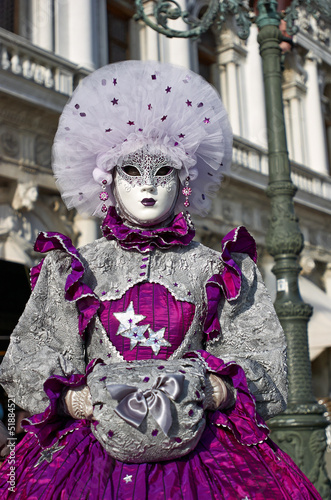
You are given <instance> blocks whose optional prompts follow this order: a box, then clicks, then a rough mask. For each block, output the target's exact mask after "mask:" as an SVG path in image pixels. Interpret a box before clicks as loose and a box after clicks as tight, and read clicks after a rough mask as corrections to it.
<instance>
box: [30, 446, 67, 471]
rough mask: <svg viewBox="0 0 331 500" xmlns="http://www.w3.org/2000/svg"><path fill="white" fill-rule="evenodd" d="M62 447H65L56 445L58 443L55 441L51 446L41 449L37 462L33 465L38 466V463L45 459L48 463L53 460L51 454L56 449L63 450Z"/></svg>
mask: <svg viewBox="0 0 331 500" xmlns="http://www.w3.org/2000/svg"><path fill="white" fill-rule="evenodd" d="M63 448H65V446H58V444H57V443H55V444H53V446H51V448H47V449H46V450H42V451H41V453H40V457H39V459H38V462H37V463H36V465H35V466H34V467H38V465H40V464H41V463H42V462H44V461H45V460H46V461H47V462H48V463H49V464H50V463H51V461H52V460H53V454H54V453H56V452H57V451H60V450H63Z"/></svg>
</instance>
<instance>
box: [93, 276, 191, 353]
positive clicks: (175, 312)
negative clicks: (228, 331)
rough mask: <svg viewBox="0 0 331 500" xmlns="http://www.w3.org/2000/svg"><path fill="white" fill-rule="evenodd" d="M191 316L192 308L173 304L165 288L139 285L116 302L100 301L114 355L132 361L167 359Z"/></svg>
mask: <svg viewBox="0 0 331 500" xmlns="http://www.w3.org/2000/svg"><path fill="white" fill-rule="evenodd" d="M126 311H128V312H127V313H126ZM194 312H195V306H194V304H191V303H189V302H184V301H179V300H176V299H175V298H174V297H173V296H172V295H171V293H169V291H168V290H167V289H166V288H165V287H164V286H162V285H159V284H156V283H141V284H138V285H135V286H134V287H133V288H130V289H129V290H128V291H127V292H126V293H125V295H124V296H123V297H121V298H120V299H118V300H114V301H102V302H101V307H100V312H99V316H100V320H101V323H102V325H103V327H104V328H105V330H106V332H107V335H108V337H109V339H110V341H111V343H112V344H113V345H114V346H115V347H116V349H117V351H118V352H119V353H120V354H121V355H122V356H123V357H124V359H125V360H126V361H133V360H140V359H154V358H155V359H168V358H169V356H171V355H172V354H173V353H174V352H175V350H176V349H177V348H178V347H179V345H180V344H181V343H182V342H183V340H184V338H185V335H186V333H187V331H188V330H189V327H190V326H191V324H192V321H193V318H194ZM118 313H120V314H119V315H118ZM135 323H138V325H135ZM121 325H123V327H122V331H121ZM126 326H128V327H131V331H130V330H129V331H128V330H124V328H126Z"/></svg>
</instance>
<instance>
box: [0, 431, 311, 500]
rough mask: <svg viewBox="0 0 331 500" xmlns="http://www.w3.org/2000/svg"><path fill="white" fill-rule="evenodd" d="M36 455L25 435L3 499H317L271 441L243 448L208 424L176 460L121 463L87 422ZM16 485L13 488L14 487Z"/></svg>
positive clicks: (1, 475)
mask: <svg viewBox="0 0 331 500" xmlns="http://www.w3.org/2000/svg"><path fill="white" fill-rule="evenodd" d="M55 450H57V451H54V452H53V454H52V453H50V454H48V455H44V456H43V455H42V454H41V448H40V446H39V444H38V441H37V438H36V437H35V436H34V435H33V434H31V433H28V434H27V435H26V436H25V438H24V439H23V440H22V441H21V443H20V444H19V445H17V447H16V456H15V483H16V487H15V491H10V482H9V480H10V478H13V475H12V476H10V471H11V469H10V467H11V465H10V460H9V459H7V461H6V462H5V463H4V464H3V466H2V467H1V469H0V497H1V498H2V499H3V500H5V499H15V500H23V499H29V500H46V499H49V500H57V499H58V500H66V499H74V500H76V499H77V500H78V499H82V500H83V499H93V500H94V499H95V500H99V499H100V500H101V499H118V500H132V499H134V500H143V499H150V500H179V499H181V500H182V499H184V500H193V499H194V500H202V499H223V500H225V499H240V500H252V499H254V500H265V499H268V500H272V499H274V500H280V499H288V500H299V499H321V497H320V495H319V494H318V493H317V491H316V490H315V488H314V487H313V486H312V484H311V483H310V482H309V481H308V479H307V478H306V477H305V476H304V475H303V473H302V472H301V471H300V470H299V469H298V467H297V466H296V465H295V464H294V462H293V461H292V460H291V459H290V457H289V456H288V455H286V453H284V452H283V451H281V450H280V449H279V448H278V447H277V446H276V445H275V444H274V443H273V442H272V441H271V440H270V439H267V440H266V441H264V442H263V443H261V444H257V445H255V446H245V445H242V444H240V443H238V441H237V440H236V438H235V437H234V435H233V434H232V433H231V432H230V431H229V430H227V429H223V428H222V427H217V426H215V425H213V424H212V423H209V424H208V425H207V427H206V429H205V431H204V434H203V436H202V438H201V440H200V442H199V444H198V446H197V447H196V449H195V450H194V451H192V452H191V453H189V454H188V455H186V456H185V457H182V458H180V459H178V460H175V461H168V462H159V463H146V464H125V463H122V462H119V461H116V460H114V459H113V458H111V457H110V456H109V455H108V453H107V452H106V451H105V450H104V449H103V448H102V446H101V445H100V443H99V442H98V441H97V440H96V438H95V437H94V436H93V434H92V433H91V430H90V424H89V423H88V422H87V421H80V422H79V423H78V425H77V426H76V429H75V430H73V431H72V432H69V433H68V434H66V435H64V436H63V437H62V438H61V439H60V440H59V442H58V444H57V447H56V448H55ZM11 489H12V490H13V488H11Z"/></svg>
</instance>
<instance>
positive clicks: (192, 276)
mask: <svg viewBox="0 0 331 500" xmlns="http://www.w3.org/2000/svg"><path fill="white" fill-rule="evenodd" d="M103 233H104V237H103V238H101V239H100V240H98V241H96V242H94V243H92V244H90V245H87V246H85V247H83V248H81V249H79V251H77V250H76V249H75V248H74V247H73V246H72V244H71V242H70V240H68V239H67V238H65V237H63V236H62V235H59V234H57V233H42V234H41V235H40V236H39V238H38V240H37V244H36V249H37V250H39V251H42V252H50V253H49V254H48V255H47V256H46V258H45V259H44V261H43V263H42V265H41V266H38V268H35V269H34V271H33V272H32V281H33V285H34V291H33V293H32V296H31V298H30V301H29V303H28V305H27V307H26V310H25V312H24V314H23V316H22V318H21V320H20V322H19V324H18V326H17V328H16V330H15V331H14V333H13V334H12V339H11V344H10V347H9V349H8V352H7V355H6V357H5V359H4V361H3V364H2V366H1V383H2V384H3V385H4V386H5V388H6V390H7V391H8V394H9V395H10V396H15V400H16V402H17V403H18V404H19V405H21V406H22V407H23V408H25V409H28V410H29V411H31V413H32V414H33V416H32V417H30V418H28V419H26V420H25V424H24V427H25V430H26V431H27V435H26V436H25V438H24V439H23V441H22V442H21V443H20V444H19V445H18V446H17V449H16V481H17V491H16V492H15V493H13V494H12V493H10V492H9V491H8V484H7V483H6V481H7V473H8V471H9V465H8V462H7V463H5V464H4V465H3V467H2V468H1V482H0V491H1V498H4V499H5V498H15V499H25V498H29V499H38V500H41V499H42V500H44V499H52V500H54V499H61V500H64V499H69V498H73V499H79V498H82V499H83V498H84V499H85V498H86V499H87V498H95V499H103V498H104V499H123V500H124V499H133V498H134V499H135V500H140V499H146V498H148V499H153V500H159V499H160V500H161V499H162V500H170V499H171V500H177V499H185V500H193V499H204V498H214V499H256V500H259V499H261V500H262V499H263V500H264V499H265V498H268V499H275V500H276V499H277V500H279V499H280V498H286V499H294V498H295V499H310V498H316V499H318V498H320V496H319V495H318V493H317V492H316V490H315V489H314V487H313V486H312V485H311V484H310V483H309V481H308V480H307V479H306V478H305V477H304V476H303V474H302V473H301V472H300V471H299V469H298V468H297V467H296V466H295V464H294V463H293V462H292V460H291V459H290V458H289V457H288V456H287V455H286V454H285V453H283V452H282V451H281V450H280V449H279V448H278V447H277V446H276V445H275V444H274V443H273V442H272V441H271V440H270V439H269V437H268V436H269V430H268V428H267V426H266V425H265V423H264V421H263V420H262V418H261V416H260V415H263V416H264V417H265V418H268V417H270V416H272V415H274V414H276V413H278V412H280V411H282V409H283V408H284V406H285V399H286V382H285V380H286V374H285V373H284V364H285V358H284V351H285V342H284V338H283V332H282V329H281V327H280V325H279V322H278V320H277V317H276V315H275V312H274V309H273V306H272V304H271V302H270V299H269V296H268V294H267V292H266V290H265V287H264V285H263V282H262V280H261V277H260V275H259V272H258V270H257V268H256V265H255V262H254V261H255V260H256V250H255V243H254V240H253V239H252V237H251V236H250V235H249V233H248V232H247V231H246V230H245V228H243V227H240V228H237V229H235V230H233V231H232V232H231V233H229V234H228V235H227V236H226V237H225V238H224V240H223V251H222V253H218V252H216V251H214V250H211V249H209V248H206V247H204V246H203V245H201V244H199V243H195V242H193V241H192V239H193V236H194V231H193V230H192V229H190V227H189V225H188V224H187V221H186V218H185V216H184V215H183V214H179V215H177V216H176V217H175V218H174V220H173V221H172V223H171V225H170V226H168V227H163V228H159V229H152V230H151V229H138V228H132V227H129V226H128V225H125V224H124V223H123V222H122V221H121V219H120V218H119V217H118V216H117V214H116V211H115V209H114V208H112V207H111V208H110V209H109V211H108V215H107V217H106V219H105V220H104V223H103ZM140 361H141V370H142V377H143V378H142V383H145V384H146V389H150V388H151V387H152V385H151V384H152V383H153V382H154V381H153V380H150V378H151V373H152V372H153V373H155V372H158V373H160V375H162V376H163V375H164V374H167V373H168V371H169V370H167V366H170V365H171V370H172V371H173V366H174V363H179V367H180V366H182V368H179V370H178V373H182V380H183V377H184V378H185V376H186V372H185V369H183V367H184V368H185V366H184V365H185V362H186V361H187V364H190V365H194V363H198V364H199V365H200V366H203V368H204V369H206V370H208V371H211V372H214V373H216V374H218V375H220V376H221V377H225V378H226V379H227V380H230V381H231V385H232V387H233V390H234V391H235V394H236V399H235V404H234V405H233V406H232V407H230V408H228V409H225V410H217V411H214V412H212V411H206V412H205V411H203V407H204V398H205V394H204V386H203V385H202V386H201V387H199V390H196V391H195V396H194V398H195V401H192V402H190V403H189V404H188V406H187V407H186V408H187V411H186V410H185V411H186V413H185V415H184V414H183V413H181V415H183V417H182V427H183V428H184V429H185V425H186V424H185V422H187V425H189V423H190V419H194V418H195V416H196V415H195V412H201V414H203V415H204V417H203V418H205V428H204V430H203V432H202V434H201V437H200V439H199V440H198V443H197V444H196V445H194V447H193V448H192V449H191V451H189V452H188V453H186V454H184V455H183V456H180V457H179V458H171V459H170V460H169V459H168V458H167V457H169V456H171V457H173V456H174V454H173V453H172V446H171V443H172V442H173V443H174V447H175V446H178V444H180V443H181V441H182V440H183V436H184V434H181V432H184V433H185V431H180V429H179V428H178V427H176V425H175V421H174V419H173V423H172V427H170V430H169V433H168V437H169V443H170V444H169V446H168V449H165V452H164V456H163V457H162V458H160V459H159V460H158V461H152V460H149V461H147V463H146V462H143V461H139V462H140V463H135V457H134V456H132V460H130V459H129V460H126V461H125V462H124V461H119V460H117V459H115V458H113V457H112V456H111V454H110V453H108V452H107V451H106V449H105V447H103V446H102V444H100V442H99V440H98V439H97V437H96V436H97V432H96V430H97V429H98V424H99V422H98V420H94V421H92V422H90V421H88V420H75V419H73V418H71V417H69V416H65V415H63V414H61V412H60V409H59V401H60V400H61V395H62V393H63V390H64V388H66V387H78V386H81V385H85V384H86V383H89V381H92V380H93V384H94V386H93V387H94V389H93V390H94V393H97V392H98V391H99V390H100V394H101V393H102V391H106V390H107V388H105V384H106V382H107V380H106V378H107V377H106V376H105V377H100V379H98V380H96V379H95V377H94V378H93V374H95V373H98V370H101V371H100V373H102V370H107V369H108V368H111V367H112V365H114V366H116V364H117V366H119V365H118V363H120V364H121V366H122V367H125V368H126V369H127V370H129V371H130V364H131V365H133V364H136V365H137V362H138V366H139V362H140ZM149 363H152V364H153V363H154V364H153V369H149V366H150V364H149ZM246 377H247V381H248V385H247V381H246ZM128 378H129V377H128ZM163 380H164V378H163ZM123 383H125V381H123ZM93 384H92V382H91V391H92V397H93V390H92V385H93ZM255 400H256V402H255ZM94 404H95V409H96V410H97V411H96V413H95V415H99V416H100V415H101V417H102V414H103V413H104V415H105V416H104V418H105V422H103V423H102V426H106V425H108V427H107V435H104V437H103V439H104V440H105V442H109V443H110V444H111V442H112V440H114V439H115V438H116V439H119V440H120V441H121V440H122V442H123V448H125V443H126V440H127V439H128V436H129V437H130V431H129V430H128V434H127V435H125V433H123V435H121V434H120V433H121V432H123V430H122V429H123V428H122V427H119V426H114V427H112V419H111V416H109V415H110V409H108V411H107V408H102V406H101V403H100V402H99V403H98V402H97V401H96V399H95V400H94ZM176 404H177V402H176V401H175V400H174V401H172V402H171V403H170V405H173V408H175V407H176ZM178 404H180V403H178ZM257 410H258V412H257ZM180 411H182V409H178V413H179V412H180ZM175 414H176V411H175V412H174V413H173V416H174V415H175ZM101 417H100V418H101ZM146 418H147V419H150V420H149V421H148V425H145V427H144V426H143V425H142V427H141V432H142V433H145V435H146V436H147V439H148V441H150V442H151V443H154V442H155V443H157V442H158V439H160V438H162V439H163V438H164V432H163V431H162V426H160V424H159V420H157V419H155V418H153V417H152V416H151V415H149V414H148V415H147V417H144V418H143V420H144V421H145V420H146ZM107 419H108V420H107ZM100 425H101V423H100ZM123 425H127V429H130V428H131V426H130V424H127V423H125V422H124V424H123ZM177 430H178V433H177ZM117 433H119V435H117ZM147 434H148V435H147ZM138 452H139V453H140V452H141V456H143V450H140V449H139V445H137V455H138V454H139V453H138ZM171 453H172V454H171ZM174 453H175V454H176V452H174ZM167 454H168V455H167Z"/></svg>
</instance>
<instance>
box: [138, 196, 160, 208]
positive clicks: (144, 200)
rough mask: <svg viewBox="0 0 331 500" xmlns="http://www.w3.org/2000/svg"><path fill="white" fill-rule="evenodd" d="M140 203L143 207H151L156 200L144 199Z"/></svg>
mask: <svg viewBox="0 0 331 500" xmlns="http://www.w3.org/2000/svg"><path fill="white" fill-rule="evenodd" d="M141 203H142V204H143V205H144V206H145V207H153V206H154V205H155V203H156V200H154V198H144V199H143V200H142V201H141Z"/></svg>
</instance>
